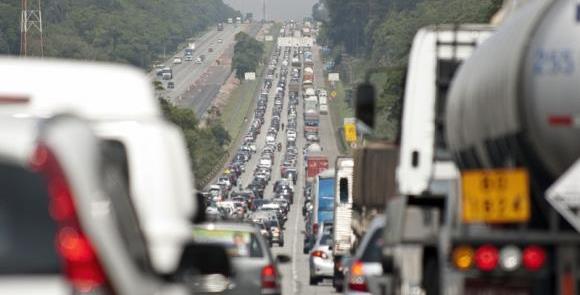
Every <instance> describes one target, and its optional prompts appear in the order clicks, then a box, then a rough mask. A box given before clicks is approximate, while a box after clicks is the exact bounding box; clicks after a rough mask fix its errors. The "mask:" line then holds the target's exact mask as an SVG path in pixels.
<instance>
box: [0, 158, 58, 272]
mask: <svg viewBox="0 0 580 295" xmlns="http://www.w3.org/2000/svg"><path fill="white" fill-rule="evenodd" d="M56 230H57V227H56V224H55V222H54V221H53V220H52V218H51V217H50V214H49V196H48V192H47V187H46V183H45V182H44V180H43V178H42V176H41V175H39V174H36V173H33V172H31V171H29V170H26V169H24V168H22V167H19V166H15V165H9V164H8V165H7V164H0V274H2V275H7V274H8V275H13V274H49V273H58V272H60V270H61V265H60V260H59V257H58V255H57V253H56V249H55V246H54V245H55V244H54V241H55V240H54V239H55V236H56Z"/></svg>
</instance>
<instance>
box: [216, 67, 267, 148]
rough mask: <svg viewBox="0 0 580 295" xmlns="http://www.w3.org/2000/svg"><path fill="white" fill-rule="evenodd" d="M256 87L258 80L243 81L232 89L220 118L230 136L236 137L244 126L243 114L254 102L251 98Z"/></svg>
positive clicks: (244, 116) (247, 111)
mask: <svg viewBox="0 0 580 295" xmlns="http://www.w3.org/2000/svg"><path fill="white" fill-rule="evenodd" d="M256 78H258V77H256ZM256 87H258V80H254V81H244V82H243V83H242V84H240V86H238V87H237V88H236V89H235V90H234V91H232V93H231V94H230V97H229V98H228V102H227V104H226V105H225V107H224V110H223V113H222V118H223V121H224V127H225V129H226V130H227V131H228V133H229V134H230V135H231V136H232V138H237V137H238V136H239V134H240V132H241V131H242V129H243V127H244V118H246V115H245V114H248V113H249V111H250V108H251V107H252V105H253V104H254V99H253V98H254V96H255V95H256ZM248 120H249V119H248Z"/></svg>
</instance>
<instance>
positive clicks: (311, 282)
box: [310, 277, 319, 286]
mask: <svg viewBox="0 0 580 295" xmlns="http://www.w3.org/2000/svg"><path fill="white" fill-rule="evenodd" d="M318 282H319V280H318V278H315V277H310V285H311V286H314V285H318Z"/></svg>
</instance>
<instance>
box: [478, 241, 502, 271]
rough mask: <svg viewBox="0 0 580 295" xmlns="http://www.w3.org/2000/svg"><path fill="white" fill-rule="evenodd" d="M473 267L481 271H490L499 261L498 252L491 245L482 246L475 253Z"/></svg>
mask: <svg viewBox="0 0 580 295" xmlns="http://www.w3.org/2000/svg"><path fill="white" fill-rule="evenodd" d="M474 260H475V265H476V266H477V268H478V269H480V270H482V271H492V270H494V269H495V268H496V266H497V263H498V260H499V251H498V250H497V248H496V247H494V246H492V245H483V246H481V247H479V248H478V249H477V251H475V257H474Z"/></svg>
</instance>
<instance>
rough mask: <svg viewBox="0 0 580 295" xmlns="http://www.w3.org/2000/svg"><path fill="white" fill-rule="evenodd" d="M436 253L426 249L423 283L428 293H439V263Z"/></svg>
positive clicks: (427, 294)
mask: <svg viewBox="0 0 580 295" xmlns="http://www.w3.org/2000/svg"><path fill="white" fill-rule="evenodd" d="M436 253H437V252H434V251H425V255H426V257H425V260H424V264H423V282H422V283H423V284H422V285H423V289H424V290H425V294H426V295H439V263H438V260H437V254H436Z"/></svg>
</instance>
